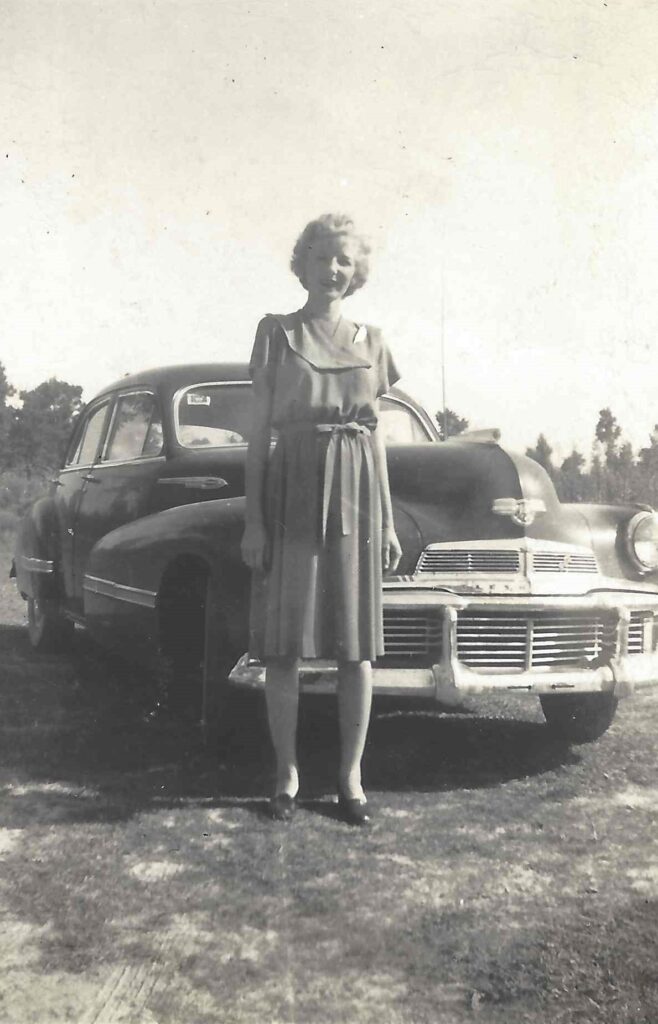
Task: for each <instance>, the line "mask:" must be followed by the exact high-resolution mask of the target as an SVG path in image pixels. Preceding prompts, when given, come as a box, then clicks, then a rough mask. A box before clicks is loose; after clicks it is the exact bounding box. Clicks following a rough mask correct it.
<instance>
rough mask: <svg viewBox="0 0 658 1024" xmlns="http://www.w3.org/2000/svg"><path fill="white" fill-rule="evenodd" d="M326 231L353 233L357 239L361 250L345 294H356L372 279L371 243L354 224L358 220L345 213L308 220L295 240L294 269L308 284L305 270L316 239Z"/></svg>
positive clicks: (299, 277)
mask: <svg viewBox="0 0 658 1024" xmlns="http://www.w3.org/2000/svg"><path fill="white" fill-rule="evenodd" d="M322 235H349V236H350V238H352V239H354V241H355V242H356V243H357V252H356V258H355V262H354V277H353V278H352V280H351V282H350V286H349V288H348V289H347V291H346V292H345V297H346V298H347V296H348V295H353V294H354V292H356V291H358V289H359V288H363V286H364V284H365V283H366V281H367V280H368V273H369V271H370V260H369V258H368V257H369V255H370V245H369V243H368V241H367V240H366V239H365V238H364V236H363V235H361V234H359V232H358V231H357V230H356V228H355V226H354V221H353V220H352V218H351V217H349V216H348V215H347V214H345V213H323V214H322V216H321V217H316V219H315V220H311V221H309V222H308V224H307V225H306V227H305V228H304V230H303V231H302V233H301V235H300V236H299V238H298V239H297V241H296V242H295V247H294V249H293V250H292V256H291V258H290V269H291V270H292V272H293V274H294V275H295V277H297V278H298V279H299V281H300V283H301V284H302V286H303V287H304V288H305V287H306V281H305V271H306V258H307V256H308V251H309V249H310V248H311V247H312V246H313V243H314V242H315V241H316V240H317V239H318V238H319V237H321V236H322Z"/></svg>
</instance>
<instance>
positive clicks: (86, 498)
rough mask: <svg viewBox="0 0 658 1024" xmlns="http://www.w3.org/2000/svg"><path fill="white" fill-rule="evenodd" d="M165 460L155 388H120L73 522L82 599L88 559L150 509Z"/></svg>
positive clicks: (76, 575)
mask: <svg viewBox="0 0 658 1024" xmlns="http://www.w3.org/2000/svg"><path fill="white" fill-rule="evenodd" d="M163 462H164V453H163V432H162V415H161V411H160V406H159V403H158V401H157V399H156V396H155V395H154V393H153V392H152V391H150V390H146V389H131V390H129V391H125V392H118V393H117V395H116V398H115V402H114V406H113V408H112V413H111V418H110V423H109V427H108V429H107V432H106V435H105V440H104V443H103V444H102V445H101V447H100V449H99V452H98V455H97V458H96V460H95V461H94V464H93V466H92V467H91V469H90V471H89V472H88V473H87V474H86V476H85V487H84V489H83V492H82V495H81V498H80V501H79V505H78V515H77V520H76V527H75V545H74V581H73V582H74V590H75V594H76V599H77V600H78V601H80V602H82V604H84V601H83V595H84V586H85V574H86V570H87V562H88V560H89V555H90V553H91V550H92V548H93V547H94V545H95V544H96V543H97V542H98V541H99V540H100V539H101V537H104V536H105V535H106V534H107V533H110V532H111V531H112V530H115V529H117V528H118V527H119V526H123V525H125V524H126V523H129V522H132V521H133V520H135V519H139V518H141V517H142V516H144V515H147V514H148V512H150V511H151V504H152V502H151V493H152V490H153V486H154V484H155V483H156V481H157V478H158V476H159V474H160V472H161V470H162V464H163Z"/></svg>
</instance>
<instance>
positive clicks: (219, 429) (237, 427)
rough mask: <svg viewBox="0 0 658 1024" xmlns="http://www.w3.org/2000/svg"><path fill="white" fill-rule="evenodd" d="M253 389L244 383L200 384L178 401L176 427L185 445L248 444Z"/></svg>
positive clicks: (197, 446) (220, 445)
mask: <svg viewBox="0 0 658 1024" xmlns="http://www.w3.org/2000/svg"><path fill="white" fill-rule="evenodd" d="M251 403H252V391H251V386H250V385H248V384H247V385H245V384H239V383H235V384H228V385H226V384H199V385H197V386H196V387H193V388H187V389H186V390H185V392H184V393H183V394H182V395H181V396H180V399H179V401H178V403H177V424H176V430H177V434H178V439H179V441H180V442H181V444H183V445H185V447H186V448H208V447H209V448H217V447H224V446H226V445H234V444H246V443H247V442H248V440H249V435H250V428H251V416H252V406H251Z"/></svg>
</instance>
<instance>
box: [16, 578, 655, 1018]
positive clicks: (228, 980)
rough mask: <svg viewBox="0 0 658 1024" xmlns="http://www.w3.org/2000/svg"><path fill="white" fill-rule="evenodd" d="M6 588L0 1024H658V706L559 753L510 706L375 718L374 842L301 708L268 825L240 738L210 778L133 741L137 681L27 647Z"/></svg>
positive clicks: (259, 782)
mask: <svg viewBox="0 0 658 1024" xmlns="http://www.w3.org/2000/svg"><path fill="white" fill-rule="evenodd" d="M0 561H2V562H3V563H4V562H6V559H0ZM0 586H1V590H0V621H1V622H2V623H3V625H1V626H0V665H1V673H2V675H1V678H0V709H1V711H2V714H1V716H0V732H1V739H2V743H1V745H0V784H1V785H0V808H1V813H2V819H1V820H2V828H0V859H2V872H1V874H0V916H1V917H2V923H3V927H2V937H0V967H1V968H2V981H1V982H0V1021H2V1022H3V1024H4V1022H7V1024H28V1022H34V1024H50V1022H59V1021H75V1022H83V1024H92V1022H93V1024H154V1022H157V1024H210V1022H212V1024H216V1022H221V1024H352V1022H355V1024H356V1022H359V1024H371V1022H372V1024H375V1022H377V1024H430V1022H431V1024H435V1022H439V1024H465V1022H468V1021H471V1020H473V1019H475V1018H477V1019H479V1020H481V1021H486V1022H491V1024H503V1022H505V1024H515V1022H528V1024H545V1022H547V1021H551V1022H555V1024H572V1022H590V1021H591V1022H595V1021H596V1022H597V1024H656V1022H658V975H657V971H656V966H655V964H656V953H657V951H658V915H657V913H656V910H657V903H658V839H657V833H656V823H657V821H658V787H657V786H656V746H655V735H656V731H657V727H658V698H657V697H653V696H652V695H647V696H642V697H637V698H635V699H634V700H633V701H629V702H626V703H625V704H624V705H623V706H622V708H621V710H620V713H619V715H618V718H617V720H616V722H615V724H614V725H613V727H612V729H611V730H610V732H609V733H608V734H607V735H606V736H604V737H603V738H602V739H601V740H600V741H598V743H596V744H594V745H592V746H590V747H583V748H573V749H570V748H569V747H566V746H563V745H561V744H556V743H554V742H550V741H549V740H548V739H547V738H546V735H545V731H544V728H543V725H542V724H541V715H540V713H539V711H538V709H537V708H536V707H535V705H534V704H526V703H524V702H523V701H522V700H521V699H519V700H516V699H515V700H506V701H505V703H504V706H501V705H500V704H496V703H492V702H483V703H481V704H478V705H477V706H476V705H473V708H472V709H471V713H468V714H463V715H459V716H450V717H446V716H443V715H440V714H438V713H436V712H424V713H419V712H418V713H414V714H402V713H399V712H398V713H395V712H389V713H387V714H381V715H379V716H378V717H376V718H375V720H374V722H373V726H372V730H371V736H370V743H369V749H368V753H367V763H366V779H367V781H368V787H369V792H370V794H371V799H372V802H373V804H374V806H375V807H376V809H377V812H378V813H377V818H376V821H375V823H374V824H373V827H372V828H371V829H370V830H369V831H367V832H360V831H354V830H350V829H349V828H348V827H347V826H345V825H343V824H342V823H341V822H339V821H338V820H337V819H336V817H335V813H334V804H333V802H332V792H333V776H334V765H335V762H336V741H335V721H334V718H333V713H332V710H331V708H330V707H323V708H322V709H318V708H316V709H315V710H314V711H311V710H308V711H307V712H306V713H305V715H304V717H303V720H302V725H301V730H300V748H301V759H302V766H303V770H304V779H305V790H304V794H303V795H304V798H305V799H304V802H303V806H302V809H301V810H300V812H299V813H298V815H297V817H296V819H295V821H294V822H293V823H292V825H290V826H286V825H275V824H272V823H270V822H269V821H268V820H267V818H266V817H265V815H264V813H263V809H264V796H265V795H266V794H267V792H268V788H269V777H270V760H269V751H268V749H267V744H266V742H265V740H264V737H263V735H262V731H261V730H260V729H259V728H258V727H257V726H255V727H254V729H253V731H251V732H250V734H249V735H248V736H245V737H244V746H243V747H242V748H237V750H236V752H234V754H233V755H232V756H231V757H230V758H229V759H227V760H224V761H223V762H219V761H218V760H217V759H216V758H215V757H212V756H210V755H209V754H208V753H207V752H204V751H203V750H202V749H201V748H200V747H199V745H198V742H197V738H196V736H195V735H194V734H193V733H192V732H190V731H189V730H188V731H186V730H185V729H184V728H182V727H181V728H180V729H178V730H173V731H168V732H167V731H163V730H160V731H153V730H151V729H149V728H148V727H147V726H145V725H144V723H143V721H142V715H141V713H142V710H143V707H144V701H145V685H144V680H141V679H140V678H139V677H138V675H136V674H135V673H134V672H133V671H130V670H128V669H126V668H125V667H124V666H122V665H121V664H120V663H116V662H113V663H111V662H109V661H108V660H107V659H106V658H105V657H104V656H102V655H100V654H99V653H98V652H97V651H96V650H95V649H94V648H93V646H92V645H91V644H90V643H89V642H87V641H86V640H85V638H84V636H79V637H77V640H76V644H75V649H74V651H73V653H72V654H70V655H67V656H58V657H45V656H37V655H35V654H34V653H32V652H31V651H30V650H29V648H28V645H27V642H26V638H25V634H24V631H23V629H22V627H21V622H22V614H23V609H22V602H20V600H19V599H18V597H17V596H16V595H15V594H13V593H12V591H11V590H10V588H9V584H5V583H4V581H3V583H2V584H0Z"/></svg>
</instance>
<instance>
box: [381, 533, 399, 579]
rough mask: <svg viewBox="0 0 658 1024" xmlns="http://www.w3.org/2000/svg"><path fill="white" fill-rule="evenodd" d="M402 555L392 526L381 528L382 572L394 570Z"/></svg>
mask: <svg viewBox="0 0 658 1024" xmlns="http://www.w3.org/2000/svg"><path fill="white" fill-rule="evenodd" d="M401 557H402V548H401V547H400V541H399V540H398V538H397V535H396V533H395V530H394V529H393V527H392V526H385V527H384V528H383V530H382V569H383V570H384V572H395V570H396V569H397V567H398V564H399V562H400V559H401Z"/></svg>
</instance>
